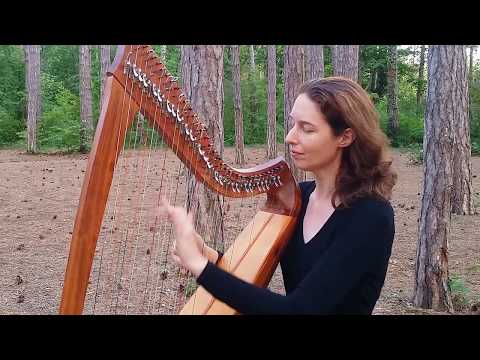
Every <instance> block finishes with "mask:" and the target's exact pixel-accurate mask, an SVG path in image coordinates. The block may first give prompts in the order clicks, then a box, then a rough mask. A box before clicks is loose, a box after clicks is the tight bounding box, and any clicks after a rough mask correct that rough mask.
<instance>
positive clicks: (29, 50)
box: [25, 45, 41, 153]
mask: <svg viewBox="0 0 480 360" xmlns="http://www.w3.org/2000/svg"><path fill="white" fill-rule="evenodd" d="M40 51H41V47H40V45H25V63H26V67H27V71H26V85H27V96H28V101H27V152H31V153H36V152H37V150H38V149H37V124H38V119H39V117H40V109H41V96H40Z"/></svg>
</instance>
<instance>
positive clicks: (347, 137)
mask: <svg viewBox="0 0 480 360" xmlns="http://www.w3.org/2000/svg"><path fill="white" fill-rule="evenodd" d="M355 138H356V136H355V133H354V132H353V130H352V129H351V128H347V129H345V130H344V131H343V133H342V135H341V136H340V142H339V146H340V147H343V148H344V147H348V146H350V145H351V144H352V143H353V142H354V141H355Z"/></svg>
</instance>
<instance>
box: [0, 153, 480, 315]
mask: <svg viewBox="0 0 480 360" xmlns="http://www.w3.org/2000/svg"><path fill="white" fill-rule="evenodd" d="M246 156H247V159H248V163H247V165H246V166H249V165H254V164H258V163H262V162H263V161H264V160H263V156H264V150H263V148H255V147H248V148H247V149H246ZM87 158H88V156H87V155H83V154H55V153H53V154H41V155H28V154H25V153H23V152H21V151H19V150H1V151H0V314H56V313H58V307H59V303H60V297H61V290H62V286H63V285H62V284H63V277H64V271H65V266H66V263H67V259H68V252H69V245H70V238H71V235H70V234H71V232H72V229H73V221H74V218H75V213H76V209H77V206H78V199H79V196H80V190H81V185H82V182H83V176H84V174H85V169H86V164H87ZM225 158H226V162H227V163H229V164H232V163H233V162H232V159H233V149H231V148H227V149H226V154H225ZM394 163H395V167H396V169H397V171H398V174H399V180H398V184H397V186H396V187H395V190H394V196H393V200H392V205H393V207H394V210H395V223H396V224H395V225H396V235H395V241H394V246H393V252H392V256H391V259H390V264H389V268H388V273H387V278H386V281H385V286H384V288H383V290H382V294H381V297H380V299H379V301H378V302H377V305H376V307H375V310H374V314H395V315H402V314H435V312H433V311H427V310H420V309H416V308H414V307H413V306H412V305H411V302H410V299H411V296H412V290H413V283H414V271H415V268H414V266H415V252H416V245H417V238H418V236H417V234H418V228H417V227H418V220H417V219H418V217H419V212H420V208H421V196H420V193H421V188H422V166H421V165H419V164H416V163H415V162H414V161H412V157H411V155H410V154H408V153H406V152H402V151H399V150H395V151H394ZM472 174H473V190H474V194H475V202H476V206H477V209H479V210H480V196H479V193H480V176H479V175H480V158H479V157H474V158H472ZM129 200H130V199H129ZM249 208H251V207H249ZM252 211H253V210H252ZM227 221H231V222H232V223H233V222H234V221H233V220H231V219H230V220H228V218H227ZM230 225H232V224H230ZM230 225H229V226H230ZM234 225H237V227H239V226H240V225H239V224H234ZM232 226H233V225H232ZM227 227H228V226H227ZM479 228H480V215H479V214H476V215H474V216H456V215H453V216H452V218H451V228H450V236H449V242H448V246H449V258H448V259H449V271H450V277H451V278H452V283H451V285H452V290H453V294H454V302H455V307H456V309H457V312H456V313H458V314H470V313H476V312H478V304H479V303H480V235H479V233H478V229H479ZM147 253H149V251H147ZM270 288H271V289H272V290H274V291H277V292H283V284H282V280H281V274H280V271H279V269H277V271H276V272H275V275H274V277H273V279H272V282H271V284H270ZM475 304H477V305H475Z"/></svg>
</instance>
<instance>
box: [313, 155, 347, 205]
mask: <svg viewBox="0 0 480 360" xmlns="http://www.w3.org/2000/svg"><path fill="white" fill-rule="evenodd" d="M339 170H340V161H335V162H332V164H330V165H329V166H328V167H324V168H322V169H318V170H317V171H314V172H313V175H314V176H315V190H314V191H313V193H312V196H313V198H314V200H319V201H324V200H328V201H330V200H331V199H332V195H333V194H334V192H335V183H336V179H337V174H338V172H339Z"/></svg>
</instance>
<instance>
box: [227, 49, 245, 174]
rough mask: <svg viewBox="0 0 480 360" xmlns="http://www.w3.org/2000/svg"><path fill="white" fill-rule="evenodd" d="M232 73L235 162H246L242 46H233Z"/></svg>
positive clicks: (241, 163)
mask: <svg viewBox="0 0 480 360" xmlns="http://www.w3.org/2000/svg"><path fill="white" fill-rule="evenodd" d="M230 49H231V51H232V73H233V96H234V101H233V107H234V111H235V163H236V164H239V165H244V164H245V151H244V140H243V113H242V90H241V87H240V47H239V46H238V45H232V46H231V48H230Z"/></svg>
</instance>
